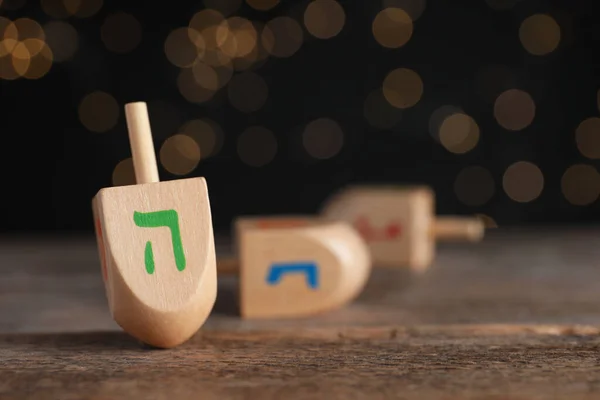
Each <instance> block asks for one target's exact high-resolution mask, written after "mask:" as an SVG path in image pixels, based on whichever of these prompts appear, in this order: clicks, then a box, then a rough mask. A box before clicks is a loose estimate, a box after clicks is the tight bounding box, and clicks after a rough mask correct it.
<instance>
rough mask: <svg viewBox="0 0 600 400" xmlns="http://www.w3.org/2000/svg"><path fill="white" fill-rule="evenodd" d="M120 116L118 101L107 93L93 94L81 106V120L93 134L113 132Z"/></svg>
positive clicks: (82, 101) (85, 98)
mask: <svg viewBox="0 0 600 400" xmlns="http://www.w3.org/2000/svg"><path fill="white" fill-rule="evenodd" d="M119 114H120V113H119V105H118V103H117V100H115V98H114V97H113V96H112V95H110V94H108V93H106V92H102V91H96V92H92V93H90V94H88V95H87V96H85V97H84V98H83V100H81V103H80V104H79V120H80V121H81V123H82V124H83V125H84V126H85V127H86V128H87V129H88V130H90V131H92V132H98V133H101V132H107V131H109V130H111V129H112V128H114V127H115V125H117V122H118V120H119Z"/></svg>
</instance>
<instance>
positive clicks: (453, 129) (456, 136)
mask: <svg viewBox="0 0 600 400" xmlns="http://www.w3.org/2000/svg"><path fill="white" fill-rule="evenodd" d="M439 140H440V143H441V144H442V146H444V147H445V148H446V150H448V151H449V152H451V153H455V154H464V153H467V152H469V151H471V150H473V149H474V148H475V146H477V143H478V142H479V125H477V122H475V120H474V119H473V118H472V117H471V116H469V115H467V114H463V113H460V112H457V113H454V114H452V115H449V116H448V117H446V118H445V119H444V120H443V122H442V124H441V125H440V128H439Z"/></svg>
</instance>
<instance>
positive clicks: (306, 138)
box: [302, 118, 344, 160]
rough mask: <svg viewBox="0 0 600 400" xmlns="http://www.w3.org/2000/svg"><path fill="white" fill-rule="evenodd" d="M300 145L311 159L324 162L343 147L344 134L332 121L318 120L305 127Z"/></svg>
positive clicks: (328, 119)
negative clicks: (302, 145) (301, 144)
mask: <svg viewBox="0 0 600 400" xmlns="http://www.w3.org/2000/svg"><path fill="white" fill-rule="evenodd" d="M302 143H303V144H304V148H305V149H306V152H307V153H308V154H309V155H310V156H311V157H313V158H316V159H320V160H325V159H328V158H332V157H334V156H335V155H337V154H338V153H339V152H340V150H341V149H342V146H343V145H344V132H343V131H342V128H341V127H340V125H339V124H338V123H337V122H335V121H334V120H332V119H330V118H319V119H316V120H314V121H312V122H310V123H309V124H308V125H306V128H305V129H304V132H303V134H302Z"/></svg>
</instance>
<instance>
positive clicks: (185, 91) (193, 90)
mask: <svg viewBox="0 0 600 400" xmlns="http://www.w3.org/2000/svg"><path fill="white" fill-rule="evenodd" d="M177 87H178V88H179V93H181V95H182V96H183V97H184V98H185V99H186V100H187V101H189V102H190V103H196V104H200V103H205V102H207V101H209V100H211V99H212V98H213V96H214V94H215V91H214V90H211V89H208V88H206V87H204V86H201V85H200V84H199V83H198V82H197V81H196V77H195V76H194V71H193V70H192V69H191V68H184V69H182V70H181V72H179V76H178V77H177Z"/></svg>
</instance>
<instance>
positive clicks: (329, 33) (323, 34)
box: [304, 0, 346, 39]
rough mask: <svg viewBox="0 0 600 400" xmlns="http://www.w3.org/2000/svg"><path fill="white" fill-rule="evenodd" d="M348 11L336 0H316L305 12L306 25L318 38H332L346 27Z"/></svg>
mask: <svg viewBox="0 0 600 400" xmlns="http://www.w3.org/2000/svg"><path fill="white" fill-rule="evenodd" d="M345 22H346V13H345V12H344V8H343V7H342V6H341V5H340V3H338V2H337V1H335V0H314V1H311V2H310V3H309V4H308V6H307V7H306V11H305V12H304V26H306V30H307V31H308V32H309V33H310V34H311V35H313V36H314V37H316V38H319V39H331V38H332V37H334V36H337V34H339V33H340V32H341V30H342V28H344V23H345Z"/></svg>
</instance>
